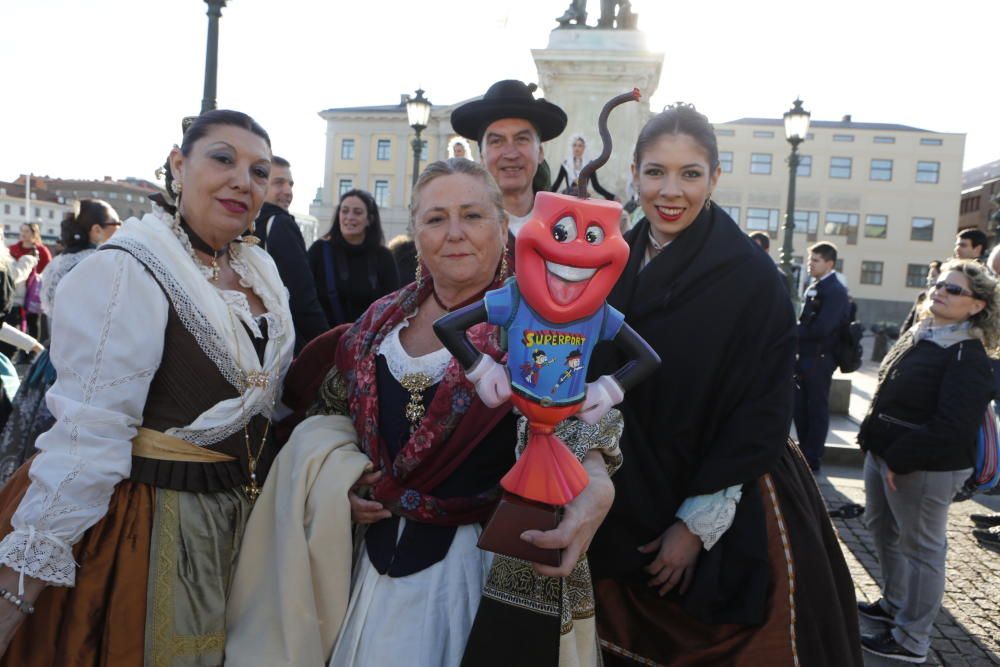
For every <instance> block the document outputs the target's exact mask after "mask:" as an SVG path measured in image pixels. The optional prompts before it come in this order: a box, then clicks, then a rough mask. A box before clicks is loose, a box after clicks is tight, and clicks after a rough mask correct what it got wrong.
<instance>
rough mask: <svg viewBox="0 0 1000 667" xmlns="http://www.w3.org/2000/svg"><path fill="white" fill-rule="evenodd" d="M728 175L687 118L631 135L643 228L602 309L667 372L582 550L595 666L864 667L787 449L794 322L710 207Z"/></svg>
mask: <svg viewBox="0 0 1000 667" xmlns="http://www.w3.org/2000/svg"><path fill="white" fill-rule="evenodd" d="M720 171H721V170H720V168H719V159H718V148H717V144H716V140H715V134H714V132H713V130H712V126H711V125H710V124H709V123H708V121H707V119H706V118H705V117H704V116H703V115H701V114H699V113H698V112H697V111H695V110H694V108H693V107H688V106H683V105H681V106H678V107H676V108H671V109H669V110H667V111H664V112H663V113H661V114H659V115H657V116H656V117H654V118H653V119H652V120H650V121H649V123H647V125H646V126H645V127H644V128H643V130H642V131H641V133H640V135H639V139H638V141H637V143H636V150H635V156H634V164H633V178H634V181H635V184H636V189H637V190H638V192H639V199H640V203H641V205H642V209H643V212H644V213H645V218H644V219H643V220H642V221H641V222H640V223H639V224H637V225H636V226H635V227H634V228H633V229H632V230H631V231H630V232H629V233H628V234H626V236H625V238H626V240H627V241H628V242H629V245H630V246H631V253H630V255H629V260H628V263H627V265H626V268H625V271H624V273H623V274H622V277H621V279H620V280H619V282H618V284H617V285H616V287H615V289H614V290H612V292H611V295H610V297H609V298H608V301H609V303H610V304H611V305H612V306H614V307H616V308H618V309H619V310H621V311H622V312H623V313H624V314H625V321H626V322H627V323H629V324H630V325H631V326H632V327H633V328H634V329H635V330H636V331H637V332H638V333H639V335H641V336H642V337H643V338H644V339H645V340H646V341H648V342H649V344H650V345H652V346H653V348H654V349H655V350H657V351H658V352H659V354H660V357H661V359H662V361H663V363H662V365H661V366H660V368H659V369H658V370H657V371H656V373H654V374H653V376H652V377H651V378H650V379H648V380H646V381H645V382H643V383H641V384H640V385H639V386H638V387H636V388H634V389H632V390H631V391H629V392H628V393H627V394H626V395H625V400H624V402H623V403H622V404H621V406H620V409H621V411H622V414H623V416H624V418H625V430H624V435H623V438H622V440H623V442H622V450H623V452H624V453H625V462H624V464H623V466H622V470H621V471H620V472H619V474H618V475H616V476H615V480H614V482H615V489H616V497H615V504H614V507H613V508H612V510H611V513H609V515H608V518H607V520H606V521H605V522H604V524H603V525H602V526H601V528H600V530H599V531H598V533H597V536H596V537H595V539H594V543H593V545H592V548H591V564H592V567H593V571H594V576H595V592H596V597H597V619H598V634H599V636H600V638H601V644H602V648H603V649H604V660H605V664H608V665H633V664H644V665H695V664H698V665H735V666H737V667H742V666H748V667H749V666H752V667H756V666H758V665H768V666H769V667H770V666H772V665H774V666H779V665H788V666H789V667H791V666H795V665H803V666H809V667H814V666H822V665H829V666H830V667H847V666H849V665H860V664H861V656H860V648H859V643H860V638H859V635H858V624H857V615H856V611H855V608H854V605H855V600H854V588H853V585H852V582H851V578H850V573H849V572H848V571H847V567H846V565H845V563H844V559H843V556H842V554H841V551H840V546H839V544H838V543H837V538H836V535H835V533H834V531H833V528H832V526H831V525H830V521H829V519H828V518H827V514H826V508H825V507H824V505H823V500H822V498H821V497H820V495H819V490H818V489H817V487H816V483H815V481H814V480H813V477H812V475H811V473H810V471H809V469H808V467H807V466H806V465H805V461H804V459H803V458H802V455H801V453H800V452H799V451H798V449H797V448H795V447H794V446H793V445H790V444H789V441H788V431H789V426H790V420H791V407H792V363H793V359H794V355H795V321H794V316H793V313H792V308H791V305H790V303H789V300H788V294H787V291H786V290H785V289H784V287H783V285H782V282H781V279H780V276H779V275H778V274H777V273H776V272H775V271H774V264H773V263H772V262H771V260H770V259H769V258H768V257H767V255H765V254H763V253H761V252H760V249H759V248H757V247H756V246H755V245H754V243H753V241H752V240H751V239H750V238H749V237H747V236H746V234H745V233H744V232H743V231H742V230H740V228H739V227H738V226H737V225H736V223H734V222H733V221H732V219H730V218H729V216H728V215H726V214H725V212H723V211H722V209H720V208H719V207H718V206H716V205H715V204H714V203H712V202H711V194H712V191H713V190H714V188H715V187H716V185H717V183H718V180H719V176H720ZM598 352H600V350H599V351H598ZM619 365H620V361H619V360H617V359H610V360H608V361H607V365H606V366H605V368H612V369H613V368H617V367H618V366H619ZM594 368H595V372H600V370H601V363H600V362H599V361H597V363H596V365H595V367H594Z"/></svg>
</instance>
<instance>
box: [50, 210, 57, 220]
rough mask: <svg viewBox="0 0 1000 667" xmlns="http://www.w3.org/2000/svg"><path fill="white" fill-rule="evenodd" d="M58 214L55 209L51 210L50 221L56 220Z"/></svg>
mask: <svg viewBox="0 0 1000 667" xmlns="http://www.w3.org/2000/svg"><path fill="white" fill-rule="evenodd" d="M55 217H56V212H55V209H51V208H50V209H49V220H55Z"/></svg>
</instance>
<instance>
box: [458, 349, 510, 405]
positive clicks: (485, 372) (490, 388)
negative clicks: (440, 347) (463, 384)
mask: <svg viewBox="0 0 1000 667" xmlns="http://www.w3.org/2000/svg"><path fill="white" fill-rule="evenodd" d="M465 377H467V378H469V381H470V382H472V384H474V385H476V393H477V394H479V398H480V399H481V400H482V401H483V403H485V404H486V406H487V407H490V408H495V407H497V406H498V405H502V404H504V403H506V402H507V401H508V400H509V399H510V376H508V375H507V368H506V367H505V366H501V365H500V364H498V363H497V362H495V361H493V358H492V357H490V356H488V355H485V354H481V355H479V360H478V361H477V362H476V363H475V365H473V367H472V368H471V369H469V370H467V371H466V372H465Z"/></svg>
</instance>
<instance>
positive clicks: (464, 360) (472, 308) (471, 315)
mask: <svg viewBox="0 0 1000 667" xmlns="http://www.w3.org/2000/svg"><path fill="white" fill-rule="evenodd" d="M486 317H487V313H486V303H485V302H483V301H477V302H476V303H472V304H469V305H468V306H465V307H464V308H459V309H458V310H456V311H453V312H451V313H448V314H447V315H444V316H442V317H439V318H438V319H437V321H436V322H434V333H435V334H437V337H438V340H440V341H441V343H442V344H444V346H445V347H446V348H447V349H448V351H449V352H451V354H452V356H453V357H455V359H456V360H457V361H458V363H459V364H461V365H462V369H463V370H466V371H468V370H470V369H471V368H472V367H473V366H475V365H476V362H477V361H478V360H479V357H480V355H481V354H482V352H480V351H479V350H477V349H476V347H475V346H474V345H473V344H472V343H471V342H469V339H468V338H467V337H466V335H465V331H466V329H470V328H472V327H474V326H476V325H477V324H479V323H481V322H485V321H486ZM633 335H634V334H633ZM650 351H651V352H652V350H650ZM653 354H654V355H655V354H656V353H655V352H654V353H653ZM657 363H659V359H657Z"/></svg>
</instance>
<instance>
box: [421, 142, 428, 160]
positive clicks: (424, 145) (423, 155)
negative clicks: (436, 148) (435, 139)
mask: <svg viewBox="0 0 1000 667" xmlns="http://www.w3.org/2000/svg"><path fill="white" fill-rule="evenodd" d="M420 161H421V162H427V140H425V139H421V140H420Z"/></svg>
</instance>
